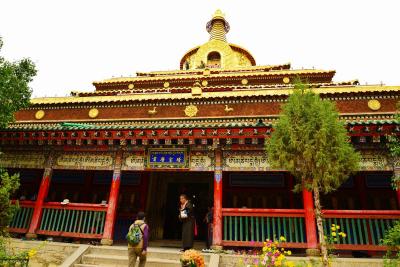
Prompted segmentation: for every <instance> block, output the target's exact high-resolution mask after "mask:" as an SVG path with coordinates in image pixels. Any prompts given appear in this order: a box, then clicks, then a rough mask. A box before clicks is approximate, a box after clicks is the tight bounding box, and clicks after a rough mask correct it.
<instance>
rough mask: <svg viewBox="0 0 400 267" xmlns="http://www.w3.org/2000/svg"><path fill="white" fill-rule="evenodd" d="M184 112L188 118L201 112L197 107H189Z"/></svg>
mask: <svg viewBox="0 0 400 267" xmlns="http://www.w3.org/2000/svg"><path fill="white" fill-rule="evenodd" d="M184 111H185V114H186V116H188V117H194V116H196V114H197V112H199V109H198V108H197V107H196V106H195V105H189V106H186V108H185V110H184Z"/></svg>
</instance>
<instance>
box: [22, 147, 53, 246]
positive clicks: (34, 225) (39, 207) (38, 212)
mask: <svg viewBox="0 0 400 267" xmlns="http://www.w3.org/2000/svg"><path fill="white" fill-rule="evenodd" d="M52 162H53V154H52V153H50V154H49V156H48V158H47V162H46V165H45V169H44V172H43V177H42V181H41V183H40V187H39V192H38V196H37V199H36V202H35V207H34V209H33V214H32V219H31V224H30V225H29V229H28V232H27V233H26V238H28V239H34V238H37V235H36V230H37V229H38V227H39V224H40V219H41V217H42V213H43V203H44V201H45V199H46V197H47V194H48V192H49V188H50V181H51V176H52V174H53V169H52V167H51V165H52Z"/></svg>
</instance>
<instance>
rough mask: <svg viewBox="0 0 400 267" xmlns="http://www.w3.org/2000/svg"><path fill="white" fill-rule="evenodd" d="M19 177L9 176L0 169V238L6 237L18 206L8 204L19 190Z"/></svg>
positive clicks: (16, 175) (15, 175)
mask: <svg viewBox="0 0 400 267" xmlns="http://www.w3.org/2000/svg"><path fill="white" fill-rule="evenodd" d="M19 185H20V184H19V175H18V174H14V175H11V176H10V175H9V174H8V173H7V172H6V171H4V170H2V169H0V236H8V225H9V224H10V222H11V220H12V218H13V216H14V213H15V211H16V209H17V208H18V205H13V204H11V202H10V198H11V196H12V194H14V193H15V191H16V190H17V189H18V188H19Z"/></svg>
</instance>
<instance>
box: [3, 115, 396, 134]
mask: <svg viewBox="0 0 400 267" xmlns="http://www.w3.org/2000/svg"><path fill="white" fill-rule="evenodd" d="M278 117H279V116H252V117H251V116H248V117H235V118H231V117H229V118H175V119H153V120H149V119H147V120H146V119H144V120H143V119H132V120H128V119H123V120H112V121H83V120H82V121H69V122H68V123H65V122H63V121H52V122H47V123H46V122H41V123H35V122H17V123H10V124H9V126H8V127H7V128H6V129H3V131H43V130H53V131H55V130H98V129H101V130H130V129H173V128H182V129H184V128H226V127H231V128H240V127H273V124H274V122H275V121H276V120H277V119H278ZM374 117H375V118H376V119H373V118H374ZM384 117H385V118H384ZM260 120H261V121H262V124H261V125H260V124H259V123H258V122H259V121H260ZM340 120H342V121H343V122H344V123H345V125H347V126H349V127H351V126H366V125H398V124H399V123H398V121H397V120H396V119H395V118H394V114H390V115H387V114H386V115H385V114H383V115H382V116H379V114H377V115H376V116H363V115H362V114H359V116H351V117H349V116H348V115H340Z"/></svg>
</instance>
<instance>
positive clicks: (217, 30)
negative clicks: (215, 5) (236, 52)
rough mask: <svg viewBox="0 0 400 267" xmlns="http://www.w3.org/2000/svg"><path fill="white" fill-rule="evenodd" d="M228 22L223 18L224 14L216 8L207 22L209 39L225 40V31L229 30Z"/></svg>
mask: <svg viewBox="0 0 400 267" xmlns="http://www.w3.org/2000/svg"><path fill="white" fill-rule="evenodd" d="M229 28H230V27H229V23H228V22H227V21H226V20H225V15H224V14H223V13H222V11H221V10H220V9H217V10H216V11H215V13H214V15H213V16H212V19H211V20H210V21H209V22H207V31H208V32H209V33H210V40H220V41H224V42H226V33H228V32H229Z"/></svg>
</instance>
